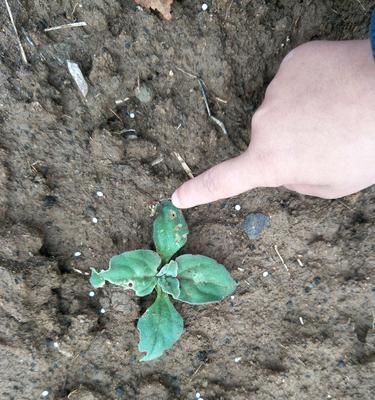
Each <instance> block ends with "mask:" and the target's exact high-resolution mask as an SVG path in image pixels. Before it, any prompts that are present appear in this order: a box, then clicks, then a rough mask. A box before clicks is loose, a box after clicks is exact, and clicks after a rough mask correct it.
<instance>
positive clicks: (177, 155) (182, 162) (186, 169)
mask: <svg viewBox="0 0 375 400" xmlns="http://www.w3.org/2000/svg"><path fill="white" fill-rule="evenodd" d="M173 154H174V155H175V156H176V158H177V160H178V162H179V163H180V164H181V167H182V169H183V170H184V171H185V172H186V175H187V176H188V177H189V178H191V179H193V178H194V175H193V173H192V172H191V169H190V167H189V166H188V165H187V164H186V162H185V160H184V159H183V158H182V157H181V155H180V154H179V153H177V152H176V151H174V152H173Z"/></svg>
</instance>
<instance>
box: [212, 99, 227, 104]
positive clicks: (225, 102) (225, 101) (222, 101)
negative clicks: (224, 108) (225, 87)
mask: <svg viewBox="0 0 375 400" xmlns="http://www.w3.org/2000/svg"><path fill="white" fill-rule="evenodd" d="M215 99H216V101H219V102H220V103H224V104H227V103H228V100H224V99H221V98H220V97H215Z"/></svg>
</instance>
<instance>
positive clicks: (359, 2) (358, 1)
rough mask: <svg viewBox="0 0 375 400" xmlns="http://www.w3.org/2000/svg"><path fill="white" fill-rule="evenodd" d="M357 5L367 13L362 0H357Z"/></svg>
mask: <svg viewBox="0 0 375 400" xmlns="http://www.w3.org/2000/svg"><path fill="white" fill-rule="evenodd" d="M357 3H358V4H359V5H360V6H361V7H362V10H363V11H364V12H367V10H366V7H365V6H364V5H363V4H362V2H361V0H357Z"/></svg>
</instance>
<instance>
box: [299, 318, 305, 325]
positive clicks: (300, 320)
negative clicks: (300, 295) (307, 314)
mask: <svg viewBox="0 0 375 400" xmlns="http://www.w3.org/2000/svg"><path fill="white" fill-rule="evenodd" d="M299 322H301V325H305V323H304V322H303V319H302V317H299Z"/></svg>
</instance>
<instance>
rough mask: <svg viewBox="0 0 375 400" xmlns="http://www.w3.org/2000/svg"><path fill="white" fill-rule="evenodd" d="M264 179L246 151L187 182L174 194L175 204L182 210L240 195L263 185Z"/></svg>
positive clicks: (173, 200)
mask: <svg viewBox="0 0 375 400" xmlns="http://www.w3.org/2000/svg"><path fill="white" fill-rule="evenodd" d="M260 176H261V173H260V171H259V169H258V168H257V162H255V161H254V162H252V160H251V157H250V153H249V152H248V151H246V152H244V153H243V154H241V155H240V156H238V157H235V158H232V159H230V160H227V161H224V162H223V163H221V164H218V165H216V166H215V167H213V168H211V169H209V170H207V171H206V172H203V173H202V174H200V175H199V176H197V177H195V178H193V179H191V180H189V181H187V182H185V183H184V184H183V185H181V186H180V187H179V188H178V189H177V190H176V191H175V192H174V193H173V195H172V202H173V204H174V205H175V206H176V207H178V208H189V207H194V206H197V205H200V204H206V203H210V202H211V201H215V200H219V199H224V198H227V197H232V196H236V195H237V194H240V193H243V192H246V191H247V190H250V189H252V188H254V187H256V186H259V183H260V182H259V178H260Z"/></svg>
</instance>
